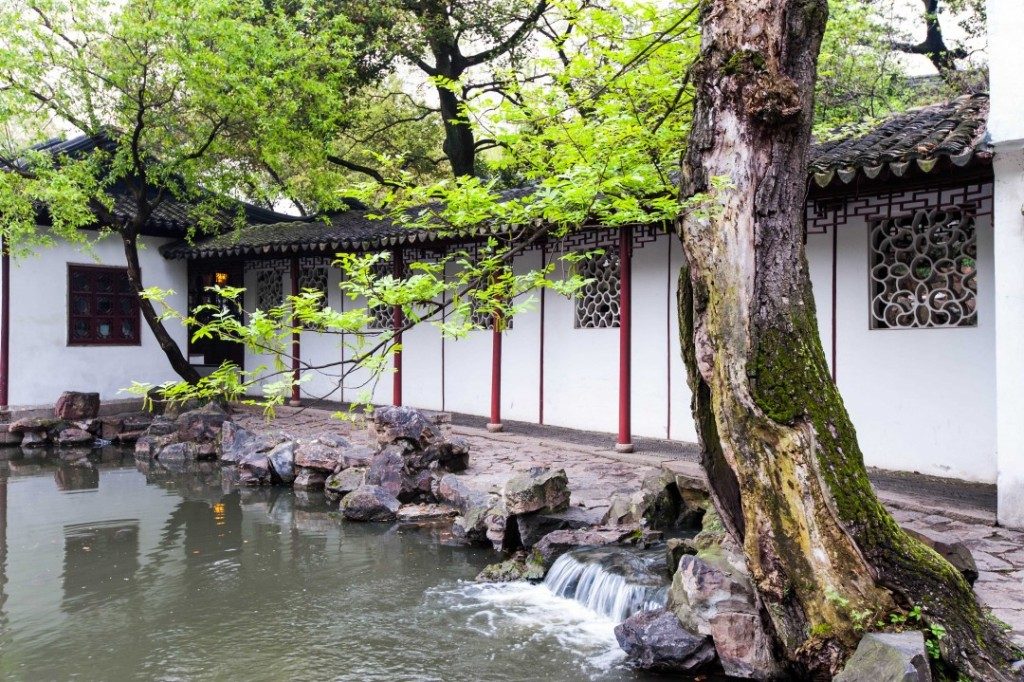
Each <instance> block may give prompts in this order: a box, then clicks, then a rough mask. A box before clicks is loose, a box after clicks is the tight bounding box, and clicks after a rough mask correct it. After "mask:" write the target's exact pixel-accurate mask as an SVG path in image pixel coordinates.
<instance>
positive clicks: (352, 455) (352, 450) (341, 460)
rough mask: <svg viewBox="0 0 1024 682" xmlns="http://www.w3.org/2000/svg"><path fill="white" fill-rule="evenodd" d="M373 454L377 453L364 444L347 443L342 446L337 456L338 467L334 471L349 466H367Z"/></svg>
mask: <svg viewBox="0 0 1024 682" xmlns="http://www.w3.org/2000/svg"><path fill="white" fill-rule="evenodd" d="M375 454H377V453H376V452H375V451H374V450H371V449H370V448H368V447H366V446H365V445H349V446H347V447H345V448H342V450H341V453H340V454H339V456H338V468H337V469H335V471H340V470H341V469H348V468H349V467H369V466H370V461H371V460H372V459H373V456H374V455H375Z"/></svg>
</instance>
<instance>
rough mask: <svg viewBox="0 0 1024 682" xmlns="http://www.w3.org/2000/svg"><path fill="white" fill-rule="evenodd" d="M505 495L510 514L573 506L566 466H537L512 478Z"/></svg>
mask: <svg viewBox="0 0 1024 682" xmlns="http://www.w3.org/2000/svg"><path fill="white" fill-rule="evenodd" d="M502 496H503V498H504V500H505V509H506V511H507V512H508V514H509V515H510V516H512V515H516V514H528V513H530V512H536V511H541V510H545V511H549V512H558V511H563V510H564V509H566V508H567V507H568V506H569V477H568V476H566V475H565V469H558V470H557V471H551V470H550V469H542V468H534V469H531V470H530V471H529V472H528V473H526V474H524V475H521V476H516V477H514V478H512V479H509V480H508V481H507V482H506V483H505V486H504V489H503V491H502Z"/></svg>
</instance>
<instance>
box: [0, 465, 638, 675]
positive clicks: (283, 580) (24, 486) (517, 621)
mask: <svg viewBox="0 0 1024 682" xmlns="http://www.w3.org/2000/svg"><path fill="white" fill-rule="evenodd" d="M7 456H8V457H9V458H10V459H9V460H8V461H0V524H2V526H0V530H2V533H0V678H3V679H16V680H50V679H54V680H62V679H81V680H127V679H164V680H194V679H216V680H233V679H245V680H292V679H295V680H300V679H301V680H320V679H341V680H549V681H561V680H588V679H594V680H636V679H637V675H636V674H635V673H634V672H632V671H630V670H629V669H627V668H626V667H624V666H623V664H622V656H621V654H620V652H619V651H618V649H617V647H616V646H615V641H614V637H613V635H612V628H613V626H614V623H613V622H612V621H610V620H608V619H606V618H603V617H600V616H598V615H597V614H595V613H593V612H592V611H589V610H588V609H586V608H585V607H583V606H582V605H580V604H579V603H577V602H575V601H570V600H567V599H562V598H559V597H555V596H554V595H553V594H552V593H551V592H550V591H548V590H547V588H546V587H544V586H543V585H525V584H517V585H478V584H475V583H473V582H471V581H472V578H473V576H475V575H476V573H477V572H478V571H479V570H480V569H481V568H482V567H483V566H484V565H485V564H487V563H489V562H490V561H493V560H494V555H493V554H492V553H490V552H485V551H480V550H470V549H465V548H461V547H453V546H449V545H447V544H445V539H444V537H443V536H442V535H441V534H440V533H439V532H437V531H430V530H423V529H419V530H416V529H399V528H389V527H388V526H381V525H359V524H353V523H348V524H346V523H344V522H342V521H340V520H339V519H338V518H337V517H336V516H335V514H334V513H333V512H332V511H330V510H329V509H328V508H327V507H326V504H325V503H324V501H323V499H322V497H320V496H303V495H301V494H293V493H292V492H290V491H282V490H268V489H263V490H231V489H230V487H229V486H222V482H221V480H220V473H219V470H218V469H217V468H216V467H215V466H203V467H201V468H197V469H194V470H192V471H184V472H177V473H171V472H168V471H163V470H150V471H140V470H137V469H136V465H135V462H134V460H133V459H132V458H131V456H130V455H128V454H124V453H122V452H119V451H117V450H107V451H104V452H102V453H99V452H97V453H94V454H93V455H91V456H90V457H89V458H88V459H87V460H79V461H77V462H74V463H72V462H70V461H66V460H63V461H62V460H61V458H60V457H57V456H55V455H49V454H45V453H34V454H28V455H26V454H19V451H17V450H14V451H9V452H8V453H7Z"/></svg>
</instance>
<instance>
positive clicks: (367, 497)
mask: <svg viewBox="0 0 1024 682" xmlns="http://www.w3.org/2000/svg"><path fill="white" fill-rule="evenodd" d="M400 507H401V503H400V502H399V501H398V498H396V497H395V496H394V495H392V494H390V493H389V492H388V491H387V490H385V489H384V488H382V487H380V486H377V485H364V486H361V487H359V488H356V489H355V490H353V491H352V492H351V493H349V494H348V495H346V496H345V497H344V498H343V499H342V500H341V513H342V514H343V515H344V516H345V518H346V519H348V520H349V521H381V522H387V521H394V520H395V519H396V518H397V515H398V510H399V508H400Z"/></svg>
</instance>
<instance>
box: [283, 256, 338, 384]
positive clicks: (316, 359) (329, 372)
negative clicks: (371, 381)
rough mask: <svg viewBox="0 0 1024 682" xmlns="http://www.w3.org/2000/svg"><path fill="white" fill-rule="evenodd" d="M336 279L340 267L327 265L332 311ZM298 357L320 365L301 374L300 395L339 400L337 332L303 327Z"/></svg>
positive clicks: (334, 302) (288, 283) (328, 303)
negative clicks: (330, 332)
mask: <svg viewBox="0 0 1024 682" xmlns="http://www.w3.org/2000/svg"><path fill="white" fill-rule="evenodd" d="M288 280H289V281H288V282H286V287H290V285H291V278H290V277H289V278H288ZM340 282H341V270H339V269H338V268H334V267H331V268H329V269H328V270H327V305H328V306H330V307H331V308H332V309H333V310H340V309H341V308H340V306H341V290H340V289H339V288H338V284H339V283H340ZM287 291H288V288H286V289H285V292H286V293H287ZM299 356H300V357H301V358H302V360H303V362H304V363H309V364H310V365H312V366H314V367H321V368H320V369H316V370H307V371H305V372H304V373H303V376H304V377H307V378H306V379H305V380H304V381H303V383H302V385H301V388H300V395H301V396H302V398H303V399H314V400H340V399H341V388H340V384H341V373H342V368H341V365H339V364H338V363H339V362H340V361H341V337H340V335H338V334H329V333H323V332H317V331H312V330H304V331H303V332H302V333H301V334H300V335H299ZM328 365H332V366H328Z"/></svg>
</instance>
